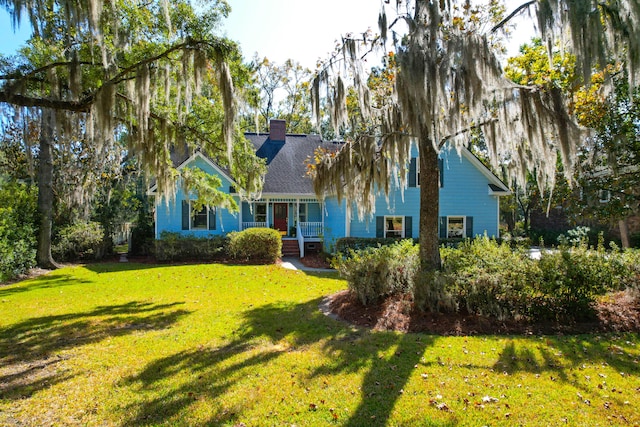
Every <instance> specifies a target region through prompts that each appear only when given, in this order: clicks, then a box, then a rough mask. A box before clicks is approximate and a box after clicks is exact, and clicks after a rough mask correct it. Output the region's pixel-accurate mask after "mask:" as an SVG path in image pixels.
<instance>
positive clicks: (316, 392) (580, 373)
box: [0, 263, 640, 426]
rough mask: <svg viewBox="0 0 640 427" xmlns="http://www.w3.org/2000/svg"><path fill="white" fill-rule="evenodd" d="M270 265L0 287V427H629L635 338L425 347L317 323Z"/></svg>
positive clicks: (287, 278) (293, 280)
mask: <svg viewBox="0 0 640 427" xmlns="http://www.w3.org/2000/svg"><path fill="white" fill-rule="evenodd" d="M345 287H346V283H345V282H344V281H342V280H340V279H339V278H338V277H337V276H335V275H312V274H308V273H304V272H300V271H290V270H285V269H283V268H281V267H277V266H229V265H216V264H210V265H184V266H154V265H143V264H117V263H116V264H96V265H89V266H87V267H74V268H64V269H61V270H58V271H55V272H53V273H51V274H49V275H47V276H42V277H39V278H36V279H33V280H28V281H25V282H21V283H17V284H13V285H9V286H2V287H0V425H38V426H40V425H99V426H109V425H123V426H131V425H133V426H136V425H172V426H173V425H184V426H199V425H229V426H234V425H246V426H265V425H267V426H270V425H274V426H290V425H296V426H306V425H312V426H316V425H317V426H325V425H346V426H376V425H380V426H382V425H393V426H400V425H403V426H431V425H471V426H482V425H491V426H497V425H509V426H510V425H544V426H547V425H565V424H567V425H589V426H592V425H602V426H605V425H607V426H608V425H638V424H640V410H639V409H638V402H639V401H640V377H639V371H640V366H639V360H640V348H639V345H638V335H637V334H621V335H597V336H596V335H593V336H559V337H556V336H553V337H540V336H527V337H515V336H514V337H499V336H495V337H494V336H486V337H447V338H445V337H437V336H430V335H420V334H397V333H381V332H371V331H366V330H357V329H354V328H352V327H350V326H348V325H346V324H344V323H341V322H338V321H335V320H332V319H330V318H327V317H325V316H324V315H322V314H321V313H320V312H319V310H318V304H319V303H320V301H321V300H322V298H323V297H324V296H326V295H329V294H331V293H333V292H335V291H337V290H339V289H344V288H345Z"/></svg>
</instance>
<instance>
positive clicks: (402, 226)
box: [383, 215, 404, 239]
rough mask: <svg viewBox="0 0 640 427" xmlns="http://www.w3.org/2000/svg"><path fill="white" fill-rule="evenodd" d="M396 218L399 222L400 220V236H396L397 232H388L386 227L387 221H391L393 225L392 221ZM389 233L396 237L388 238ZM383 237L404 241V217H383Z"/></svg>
mask: <svg viewBox="0 0 640 427" xmlns="http://www.w3.org/2000/svg"><path fill="white" fill-rule="evenodd" d="M397 218H400V220H401V221H400V223H401V224H402V225H401V228H400V235H397V230H390V229H389V228H388V227H387V224H388V221H392V223H393V221H394V219H397ZM389 233H395V234H396V235H394V236H389ZM383 236H384V237H392V238H393V237H399V238H401V239H404V216H402V215H385V216H384V234H383Z"/></svg>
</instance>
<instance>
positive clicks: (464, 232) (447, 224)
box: [444, 215, 470, 239]
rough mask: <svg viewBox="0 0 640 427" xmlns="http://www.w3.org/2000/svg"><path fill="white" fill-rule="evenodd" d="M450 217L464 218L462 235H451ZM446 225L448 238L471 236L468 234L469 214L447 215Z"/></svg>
mask: <svg viewBox="0 0 640 427" xmlns="http://www.w3.org/2000/svg"><path fill="white" fill-rule="evenodd" d="M450 218H462V236H456V237H449V219H450ZM444 226H445V234H446V237H445V238H446V239H458V238H462V239H466V238H467V237H470V236H467V215H447V222H446V224H445V225H444Z"/></svg>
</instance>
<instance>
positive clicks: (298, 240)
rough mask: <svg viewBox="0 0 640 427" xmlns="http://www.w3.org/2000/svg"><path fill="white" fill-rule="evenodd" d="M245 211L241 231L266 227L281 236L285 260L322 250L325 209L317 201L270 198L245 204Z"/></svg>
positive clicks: (243, 211) (243, 204)
mask: <svg viewBox="0 0 640 427" xmlns="http://www.w3.org/2000/svg"><path fill="white" fill-rule="evenodd" d="M241 210H242V213H241V215H240V217H241V223H240V229H241V230H246V229H247V228H255V227H266V228H274V229H276V230H278V231H279V232H280V234H281V235H282V240H283V256H295V257H304V254H305V252H307V251H310V250H313V251H319V250H320V249H321V248H322V240H323V235H324V217H323V215H322V210H323V206H322V204H321V203H320V202H318V201H317V200H316V199H311V198H302V197H301V198H295V197H292V198H281V197H279V198H268V197H267V198H264V199H263V200H259V201H256V202H254V203H242V207H241ZM296 247H297V250H296V249H295V248H296Z"/></svg>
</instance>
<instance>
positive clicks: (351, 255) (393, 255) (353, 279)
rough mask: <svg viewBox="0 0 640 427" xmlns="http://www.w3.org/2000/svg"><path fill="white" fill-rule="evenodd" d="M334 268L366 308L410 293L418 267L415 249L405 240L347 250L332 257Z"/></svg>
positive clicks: (411, 242)
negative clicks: (384, 298) (390, 296)
mask: <svg viewBox="0 0 640 427" xmlns="http://www.w3.org/2000/svg"><path fill="white" fill-rule="evenodd" d="M333 265H334V267H335V268H336V269H337V270H338V271H339V272H340V275H341V276H342V277H344V278H345V279H346V280H347V282H348V284H349V289H350V290H351V291H352V292H354V293H355V294H356V295H357V296H358V298H359V299H360V301H361V302H362V304H364V305H367V304H369V303H371V302H375V301H377V300H378V299H379V298H381V297H385V296H388V295H393V294H397V293H409V294H413V289H414V280H415V277H416V274H417V272H418V270H419V265H420V262H419V257H418V246H417V245H414V244H413V241H411V240H410V239H407V240H402V241H399V242H397V241H396V242H395V243H394V244H392V245H386V246H378V247H376V248H373V247H368V248H365V249H362V250H358V251H355V250H353V249H350V250H349V251H348V253H347V254H346V256H337V257H336V258H334V262H333Z"/></svg>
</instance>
